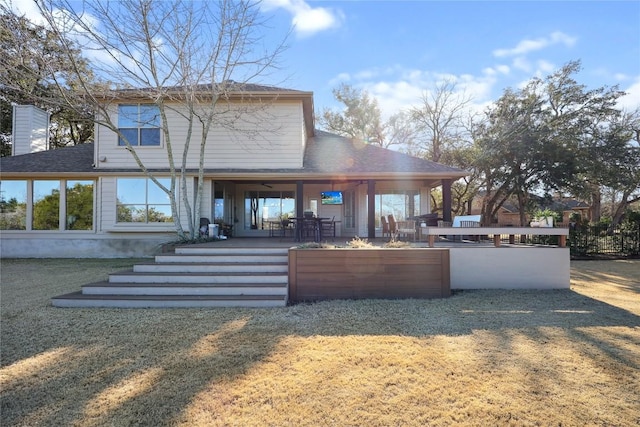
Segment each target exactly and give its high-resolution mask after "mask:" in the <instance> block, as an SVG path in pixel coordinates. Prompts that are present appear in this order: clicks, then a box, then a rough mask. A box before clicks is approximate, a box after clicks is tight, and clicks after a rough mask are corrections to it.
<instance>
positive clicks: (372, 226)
mask: <svg viewBox="0 0 640 427" xmlns="http://www.w3.org/2000/svg"><path fill="white" fill-rule="evenodd" d="M367 196H368V197H367V201H368V203H367V237H368V238H369V239H375V237H376V181H375V180H373V179H369V180H367Z"/></svg>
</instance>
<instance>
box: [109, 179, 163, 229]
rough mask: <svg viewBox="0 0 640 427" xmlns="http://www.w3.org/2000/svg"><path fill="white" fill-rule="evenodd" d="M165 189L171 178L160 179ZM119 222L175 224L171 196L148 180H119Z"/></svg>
mask: <svg viewBox="0 0 640 427" xmlns="http://www.w3.org/2000/svg"><path fill="white" fill-rule="evenodd" d="M158 181H159V182H160V183H161V184H162V185H164V186H165V187H169V186H170V185H171V180H170V179H169V178H159V179H158ZM117 197H118V201H117V222H120V223H122V222H124V223H126V222H134V223H153V222H173V219H172V217H171V204H170V203H169V196H168V195H167V194H166V193H165V192H164V191H162V189H160V187H158V186H157V185H156V183H154V182H153V181H152V180H150V179H148V178H118V183H117Z"/></svg>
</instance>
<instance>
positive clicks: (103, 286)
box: [82, 282, 287, 296]
mask: <svg viewBox="0 0 640 427" xmlns="http://www.w3.org/2000/svg"><path fill="white" fill-rule="evenodd" d="M82 293H83V294H84V295H218V296H220V295H228V296H246V295H274V296H276V295H277V296H286V295H287V283H286V282H284V283H225V284H219V285H215V286H207V285H201V284H196V283H148V284H145V283H135V284H134V283H123V284H115V283H113V282H96V283H90V284H88V285H84V286H83V287H82Z"/></svg>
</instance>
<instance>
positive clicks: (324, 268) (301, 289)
mask: <svg viewBox="0 0 640 427" xmlns="http://www.w3.org/2000/svg"><path fill="white" fill-rule="evenodd" d="M450 295H451V289H450V279H449V250H448V249H432V248H411V249H407V248H403V249H391V248H357V249H355V248H335V249H334V248H331V249H329V248H321V249H298V248H292V249H289V301H290V302H301V301H319V300H328V299H363V298H386V299H397V298H443V297H448V296H450Z"/></svg>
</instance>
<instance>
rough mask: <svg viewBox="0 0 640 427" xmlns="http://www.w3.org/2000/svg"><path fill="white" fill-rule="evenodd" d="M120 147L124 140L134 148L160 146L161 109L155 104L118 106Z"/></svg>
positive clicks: (124, 144)
mask: <svg viewBox="0 0 640 427" xmlns="http://www.w3.org/2000/svg"><path fill="white" fill-rule="evenodd" d="M118 130H119V131H120V135H119V136H118V145H120V146H126V145H127V144H126V143H125V140H124V138H126V140H127V141H129V144H131V145H132V146H134V147H137V146H140V147H145V146H147V147H149V146H150V147H158V146H160V109H159V108H158V106H157V105H155V104H121V105H119V106H118Z"/></svg>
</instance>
